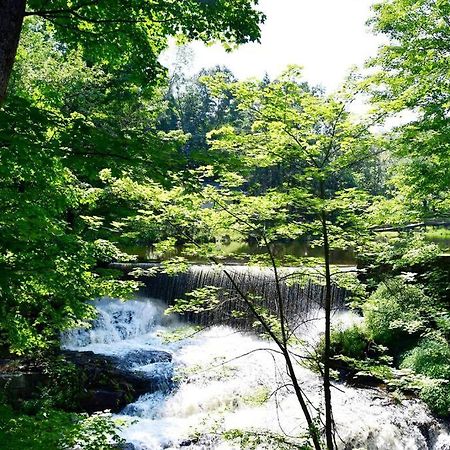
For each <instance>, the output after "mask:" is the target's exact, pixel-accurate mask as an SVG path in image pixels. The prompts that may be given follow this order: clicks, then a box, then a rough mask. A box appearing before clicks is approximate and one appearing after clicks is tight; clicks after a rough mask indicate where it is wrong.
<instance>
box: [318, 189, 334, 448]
mask: <svg viewBox="0 0 450 450" xmlns="http://www.w3.org/2000/svg"><path fill="white" fill-rule="evenodd" d="M320 198H321V199H322V201H324V200H325V186H324V183H323V181H321V183H320ZM320 219H321V222H322V237H323V253H324V258H325V305H324V307H325V350H324V362H323V393H324V400H325V439H326V442H327V449H328V450H333V449H334V421H333V412H332V406H331V384H330V356H331V355H330V348H331V270H330V243H329V240H328V225H327V213H326V211H325V207H324V206H322V211H321V217H320Z"/></svg>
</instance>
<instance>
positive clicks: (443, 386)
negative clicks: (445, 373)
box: [420, 381, 450, 417]
mask: <svg viewBox="0 0 450 450" xmlns="http://www.w3.org/2000/svg"><path fill="white" fill-rule="evenodd" d="M420 398H421V399H422V400H423V401H424V402H425V403H426V404H427V405H428V407H429V408H430V409H431V411H432V412H434V413H435V414H437V415H438V416H441V417H448V416H449V415H450V384H449V383H445V382H438V381H436V382H434V383H431V384H429V385H427V386H424V387H423V388H422V391H421V393H420Z"/></svg>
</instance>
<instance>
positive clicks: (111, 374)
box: [62, 350, 172, 413]
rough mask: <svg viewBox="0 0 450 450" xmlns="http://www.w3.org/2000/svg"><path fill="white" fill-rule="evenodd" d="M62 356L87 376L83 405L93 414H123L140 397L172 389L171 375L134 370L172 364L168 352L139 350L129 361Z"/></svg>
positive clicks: (71, 354) (69, 353)
mask: <svg viewBox="0 0 450 450" xmlns="http://www.w3.org/2000/svg"><path fill="white" fill-rule="evenodd" d="M62 353H63V354H64V356H65V358H66V359H67V360H68V361H71V362H72V363H74V364H75V365H76V366H77V367H78V368H79V369H80V370H81V371H82V373H83V374H84V377H85V379H86V383H85V393H84V395H83V396H82V398H81V400H80V405H81V407H82V409H83V410H84V411H86V412H89V413H91V412H95V411H100V410H104V409H110V410H112V411H113V412H116V411H119V410H120V409H122V408H123V407H124V406H125V405H127V404H128V403H130V402H132V401H134V400H136V399H137V398H138V397H139V396H140V395H142V394H144V393H151V392H156V391H158V390H163V389H167V388H169V387H170V385H171V381H172V380H171V372H170V371H167V370H164V371H161V372H158V371H157V370H155V372H151V371H150V372H147V371H146V372H139V371H136V370H132V368H131V366H134V365H137V364H142V365H143V364H153V363H154V364H155V365H156V364H158V362H159V361H163V362H168V361H171V359H172V356H171V355H170V354H169V353H167V352H159V351H144V350H142V351H140V350H136V351H132V352H130V353H129V354H127V355H125V357H116V356H105V355H99V354H96V353H93V352H80V351H72V350H65V351H63V352H62ZM128 357H129V358H128ZM130 361H132V363H131V362H130ZM136 361H140V363H139V362H136Z"/></svg>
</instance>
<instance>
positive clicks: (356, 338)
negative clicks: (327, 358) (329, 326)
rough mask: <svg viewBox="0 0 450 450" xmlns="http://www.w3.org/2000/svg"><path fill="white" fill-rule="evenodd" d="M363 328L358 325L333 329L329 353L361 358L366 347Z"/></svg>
mask: <svg viewBox="0 0 450 450" xmlns="http://www.w3.org/2000/svg"><path fill="white" fill-rule="evenodd" d="M367 345H368V342H367V336H366V333H365V330H364V329H363V328H362V327H361V326H359V325H352V326H351V327H349V328H346V329H337V330H333V332H332V333H331V354H332V355H344V356H349V357H350V358H363V357H364V352H365V350H366V348H367Z"/></svg>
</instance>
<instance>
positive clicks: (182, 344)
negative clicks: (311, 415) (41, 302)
mask: <svg viewBox="0 0 450 450" xmlns="http://www.w3.org/2000/svg"><path fill="white" fill-rule="evenodd" d="M96 306H97V308H98V311H99V317H98V319H97V320H96V322H95V323H94V326H93V328H92V329H90V330H79V331H73V332H71V333H69V334H67V335H66V336H65V340H64V347H66V348H70V349H77V350H82V351H88V350H90V351H93V352H95V353H99V354H105V355H114V356H118V357H121V358H123V360H124V361H125V362H127V363H128V367H130V368H131V370H134V371H137V372H140V373H149V374H152V375H153V376H154V374H155V373H157V374H159V376H160V377H161V381H162V382H161V386H160V389H159V390H158V391H156V392H153V393H149V394H145V395H143V396H141V397H140V398H139V399H138V400H137V401H136V402H134V403H132V404H129V405H128V406H127V407H125V409H124V410H123V411H122V412H121V414H120V416H121V417H124V418H126V419H130V423H129V425H128V426H125V427H124V428H123V430H122V435H123V437H124V438H125V439H126V441H127V442H129V443H130V444H133V446H134V448H135V449H138V450H160V449H185V448H186V449H196V450H200V449H203V450H207V449H220V450H225V449H227V450H230V449H237V448H239V446H238V444H236V443H233V442H229V441H225V440H223V439H221V437H220V436H221V433H222V432H223V431H224V430H231V429H240V430H266V431H272V432H275V433H286V434H287V435H290V436H293V435H294V436H295V435H297V436H298V435H300V434H301V432H302V430H304V428H303V427H304V421H303V419H302V414H301V411H300V409H299V406H298V404H297V402H296V399H295V397H294V396H293V395H292V394H291V393H289V392H288V389H283V388H281V386H283V385H284V384H286V382H287V380H286V376H285V373H284V365H283V362H282V360H281V359H280V357H279V355H278V354H277V353H276V352H275V348H274V347H273V346H271V345H270V343H268V342H267V341H263V340H261V339H258V338H257V337H255V336H253V335H251V334H248V333H247V334H246V333H243V332H240V331H236V330H235V329H232V328H229V327H225V326H213V327H211V328H209V329H207V330H204V331H202V332H199V333H194V334H192V335H191V336H189V337H185V338H184V339H181V340H178V341H176V342H170V339H168V337H169V336H172V335H173V333H174V332H175V333H178V334H180V327H181V329H182V328H183V327H186V326H187V325H186V324H185V325H183V324H181V323H179V322H177V321H176V320H175V319H171V318H170V317H167V316H165V315H164V314H163V310H164V305H162V304H161V303H160V302H159V301H157V300H154V299H139V300H133V301H127V302H121V301H119V300H112V299H102V300H100V301H97V302H96ZM316 314H317V317H318V318H319V319H320V315H321V313H320V311H319V310H316ZM337 316H339V314H337V315H336V317H335V320H349V319H351V317H350V316H349V313H342V314H341V315H340V316H339V317H337ZM311 323H314V322H311ZM186 330H187V329H185V331H186ZM302 333H303V334H305V335H309V336H310V337H311V338H313V337H312V336H313V335H314V334H315V333H316V331H315V329H311V328H305V329H303V330H302ZM155 352H156V354H157V355H160V354H162V355H164V354H167V353H170V354H171V355H172V360H171V361H170V358H162V360H161V358H155V357H154V356H152V355H154V353H155ZM136 355H139V358H136ZM296 371H297V377H298V379H299V380H300V382H301V385H302V388H303V390H304V392H305V393H306V394H307V396H308V398H309V399H310V401H311V402H312V403H313V404H314V405H315V406H318V407H320V404H321V394H320V392H321V386H320V379H319V378H318V377H317V376H316V375H315V374H314V373H312V372H311V371H309V370H308V369H306V368H304V367H301V366H300V365H299V366H298V367H297V368H296ZM172 377H173V378H174V379H175V380H176V383H175V384H170V383H169V381H170V379H171V378H172ZM333 408H334V417H335V420H336V423H337V428H338V432H339V437H338V446H339V448H340V449H345V450H350V449H367V450H384V449H397V450H422V449H424V450H425V449H434V450H446V449H450V436H449V434H448V431H447V429H446V428H445V426H444V425H442V424H441V423H439V422H438V421H436V420H434V419H433V418H432V417H431V416H430V414H429V413H428V412H427V409H426V408H425V407H424V406H423V405H422V404H421V403H420V402H418V401H415V400H404V401H403V402H402V403H400V404H394V403H393V402H392V400H390V399H389V398H388V396H387V395H385V394H384V393H382V392H381V391H380V390H376V389H355V388H351V387H348V386H345V385H343V384H339V385H338V386H337V388H336V389H334V390H333ZM261 448H273V447H271V446H270V445H269V446H268V447H261Z"/></svg>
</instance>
